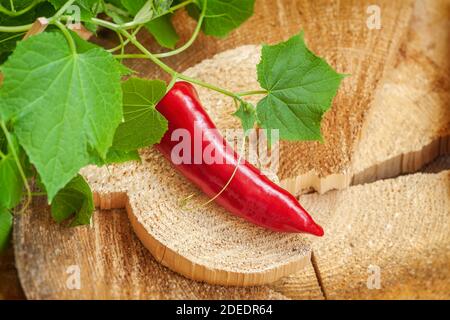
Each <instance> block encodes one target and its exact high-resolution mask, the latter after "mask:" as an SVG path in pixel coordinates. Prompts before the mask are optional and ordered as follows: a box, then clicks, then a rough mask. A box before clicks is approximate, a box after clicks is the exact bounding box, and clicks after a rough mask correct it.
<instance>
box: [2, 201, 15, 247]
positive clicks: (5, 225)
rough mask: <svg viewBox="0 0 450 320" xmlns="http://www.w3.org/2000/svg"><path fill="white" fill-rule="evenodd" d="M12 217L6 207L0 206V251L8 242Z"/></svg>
mask: <svg viewBox="0 0 450 320" xmlns="http://www.w3.org/2000/svg"><path fill="white" fill-rule="evenodd" d="M12 224H13V217H12V215H11V213H10V212H9V210H8V209H6V208H2V207H0V253H1V252H2V251H3V250H4V249H5V248H6V246H7V245H8V243H9V236H10V234H11V229H12Z"/></svg>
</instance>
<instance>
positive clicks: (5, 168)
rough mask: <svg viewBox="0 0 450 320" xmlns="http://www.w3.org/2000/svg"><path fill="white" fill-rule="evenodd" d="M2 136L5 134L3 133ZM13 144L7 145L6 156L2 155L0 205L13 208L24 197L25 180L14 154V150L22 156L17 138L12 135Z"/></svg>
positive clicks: (0, 159) (0, 165) (0, 157)
mask: <svg viewBox="0 0 450 320" xmlns="http://www.w3.org/2000/svg"><path fill="white" fill-rule="evenodd" d="M1 136H4V135H3V134H1ZM11 139H12V141H13V145H12V146H11V145H9V146H8V147H7V150H8V153H7V154H5V157H2V156H0V207H3V208H6V209H12V208H14V207H15V206H16V205H17V204H19V202H20V199H21V197H22V188H23V180H22V177H21V175H20V171H19V168H18V167H17V163H16V161H15V159H14V156H13V154H12V150H13V148H14V151H15V152H16V154H17V155H18V157H19V158H21V157H20V150H19V146H18V144H17V140H16V138H15V137H14V136H13V135H11ZM2 152H3V151H2Z"/></svg>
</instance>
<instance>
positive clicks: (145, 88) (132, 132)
mask: <svg viewBox="0 0 450 320" xmlns="http://www.w3.org/2000/svg"><path fill="white" fill-rule="evenodd" d="M122 90H123V116H124V122H122V123H121V124H120V126H119V127H118V128H117V131H116V134H115V136H114V142H113V145H114V148H115V149H117V150H123V151H132V150H136V149H139V148H143V147H147V146H150V145H153V144H155V143H158V142H159V141H161V138H162V137H163V135H164V133H165V132H166V131H167V128H168V127H167V120H166V119H165V118H164V117H163V116H162V115H161V114H160V113H159V112H158V111H157V110H156V109H155V106H156V104H157V103H158V101H159V100H161V98H162V97H163V96H164V94H165V92H166V84H165V83H164V82H163V81H159V80H144V79H139V78H130V79H129V80H127V81H125V82H124V83H123V84H122Z"/></svg>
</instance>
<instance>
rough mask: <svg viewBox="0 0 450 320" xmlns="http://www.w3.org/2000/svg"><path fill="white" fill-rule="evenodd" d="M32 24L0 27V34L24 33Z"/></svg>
mask: <svg viewBox="0 0 450 320" xmlns="http://www.w3.org/2000/svg"><path fill="white" fill-rule="evenodd" d="M32 25H33V24H32V23H30V24H25V25H23V26H0V32H6V33H16V32H26V31H28V30H30V29H31V26H32Z"/></svg>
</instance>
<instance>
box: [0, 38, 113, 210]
mask: <svg viewBox="0 0 450 320" xmlns="http://www.w3.org/2000/svg"><path fill="white" fill-rule="evenodd" d="M80 41H81V40H77V47H79V48H82V49H83V50H81V51H82V52H77V53H73V52H71V51H70V48H69V46H68V44H67V41H66V39H65V38H64V37H63V36H62V34H60V33H59V32H47V33H42V34H39V35H36V36H33V37H30V38H29V39H27V40H25V41H22V42H21V43H19V45H18V46H17V48H16V50H15V51H14V53H13V54H12V55H11V56H10V58H9V59H8V61H7V62H6V63H5V64H4V65H3V66H2V71H3V73H4V76H5V80H4V84H3V86H2V87H1V89H0V100H1V101H2V107H1V109H0V117H1V118H2V119H3V120H4V121H7V120H8V119H11V120H13V125H14V132H15V134H16V135H17V137H18V139H19V142H20V144H21V145H22V147H23V148H24V150H25V152H26V153H27V155H28V157H29V159H30V162H31V163H32V164H33V165H34V166H35V167H36V169H37V171H38V173H39V175H40V176H41V178H42V182H43V184H44V185H45V187H46V190H47V192H48V199H49V202H51V200H52V199H53V197H54V196H55V195H56V193H57V192H58V191H59V190H60V189H61V188H62V187H64V186H65V185H66V184H67V183H68V182H69V181H70V180H71V179H72V178H73V177H74V176H75V175H76V174H77V172H78V171H79V169H80V168H82V167H84V166H85V165H87V164H88V163H89V159H90V154H89V152H88V149H89V148H91V149H93V150H95V151H96V152H97V153H98V155H99V156H100V157H101V158H105V157H106V155H107V152H108V149H109V147H110V146H111V145H112V141H113V137H114V133H115V131H116V128H117V126H118V125H119V123H120V122H121V120H122V106H121V100H122V89H121V86H120V77H121V72H120V70H119V68H118V67H117V62H116V61H115V60H114V58H113V57H112V56H111V55H110V54H109V53H107V52H106V51H105V50H102V49H99V48H90V47H89V46H87V45H86V46H80V45H79V42H80Z"/></svg>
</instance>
